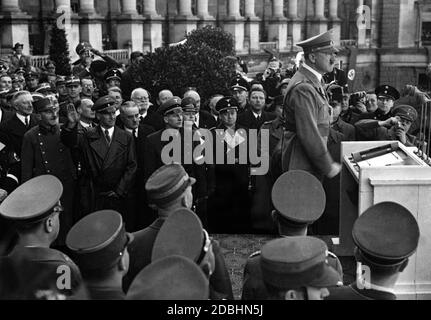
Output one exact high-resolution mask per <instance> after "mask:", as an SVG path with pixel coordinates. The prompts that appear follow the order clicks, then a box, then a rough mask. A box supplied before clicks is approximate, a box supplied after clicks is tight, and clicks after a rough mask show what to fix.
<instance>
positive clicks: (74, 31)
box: [55, 0, 81, 61]
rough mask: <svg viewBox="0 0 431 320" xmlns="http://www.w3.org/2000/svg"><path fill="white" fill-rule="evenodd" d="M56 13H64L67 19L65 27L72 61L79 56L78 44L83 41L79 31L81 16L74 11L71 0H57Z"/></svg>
mask: <svg viewBox="0 0 431 320" xmlns="http://www.w3.org/2000/svg"><path fill="white" fill-rule="evenodd" d="M55 13H56V15H60V16H61V15H63V16H64V17H65V19H63V21H64V27H65V31H66V38H67V42H68V43H69V52H70V55H71V57H72V61H74V60H75V59H77V58H78V54H77V53H76V46H77V45H78V44H79V43H80V42H81V39H80V32H79V21H78V20H79V17H78V16H77V15H76V14H75V13H73V12H72V9H71V5H70V0H55Z"/></svg>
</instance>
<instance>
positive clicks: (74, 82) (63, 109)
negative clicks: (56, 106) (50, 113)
mask: <svg viewBox="0 0 431 320" xmlns="http://www.w3.org/2000/svg"><path fill="white" fill-rule="evenodd" d="M65 84H66V87H69V86H80V85H81V80H80V79H79V78H78V77H74V76H72V77H68V78H66V79H65ZM59 102H60V101H59ZM69 104H73V105H75V101H74V100H73V99H72V98H70V97H69V96H67V98H65V99H64V100H63V101H62V102H60V112H59V116H60V123H62V124H64V123H67V107H68V106H69Z"/></svg>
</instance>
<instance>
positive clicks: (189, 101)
mask: <svg viewBox="0 0 431 320" xmlns="http://www.w3.org/2000/svg"><path fill="white" fill-rule="evenodd" d="M181 108H183V111H184V112H197V111H198V110H197V108H196V101H195V99H193V98H192V97H187V98H184V99H183V100H181Z"/></svg>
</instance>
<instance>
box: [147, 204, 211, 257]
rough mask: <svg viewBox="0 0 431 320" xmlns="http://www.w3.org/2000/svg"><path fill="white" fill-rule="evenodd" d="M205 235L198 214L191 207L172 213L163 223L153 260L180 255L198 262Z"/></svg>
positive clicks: (154, 247) (155, 244)
mask: <svg viewBox="0 0 431 320" xmlns="http://www.w3.org/2000/svg"><path fill="white" fill-rule="evenodd" d="M204 241H205V236H204V232H203V227H202V223H201V221H200V220H199V218H198V216H197V215H196V214H195V213H194V212H193V211H191V210H189V209H181V210H178V211H176V212H174V213H172V214H171V215H170V216H169V217H168V218H167V219H166V221H165V222H164V223H163V226H162V228H161V229H160V231H159V233H158V234H157V238H156V240H155V242H154V246H153V252H152V257H151V261H152V262H154V261H157V260H159V259H162V258H165V257H168V256H173V255H178V256H182V257H186V258H189V259H190V260H192V261H195V262H198V261H199V258H200V257H201V253H202V248H203V247H204Z"/></svg>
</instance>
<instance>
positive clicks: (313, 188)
mask: <svg viewBox="0 0 431 320" xmlns="http://www.w3.org/2000/svg"><path fill="white" fill-rule="evenodd" d="M325 200H326V197H325V191H324V190H323V188H322V185H321V183H320V182H319V180H317V179H316V178H315V177H314V176H313V175H311V174H309V173H307V172H305V171H291V172H286V173H285V174H283V175H282V176H281V177H280V178H279V179H278V180H277V181H276V183H275V184H274V187H273V189H272V203H273V205H274V207H275V210H274V211H273V212H272V219H273V221H274V223H275V225H276V227H277V230H278V233H279V235H280V236H281V237H283V238H291V237H301V236H306V235H307V232H308V227H309V226H311V225H312V224H313V223H315V222H316V221H318V220H319V219H320V218H321V217H322V214H323V211H324V209H325V203H326V201H325ZM261 258H262V257H261V252H260V251H258V252H256V253H254V254H252V255H251V256H250V258H248V260H247V264H246V266H245V269H244V284H243V291H242V299H243V300H265V299H267V298H268V292H267V290H266V288H265V285H264V283H263V279H262V271H261V263H262V262H261V261H262V260H261ZM327 260H328V263H329V265H330V266H332V267H333V268H334V269H335V270H337V272H338V273H339V274H340V277H341V278H342V275H343V269H342V267H341V263H340V261H339V260H338V258H337V257H336V256H335V255H334V254H333V253H331V252H328V256H327ZM339 284H342V282H341V283H339Z"/></svg>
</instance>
